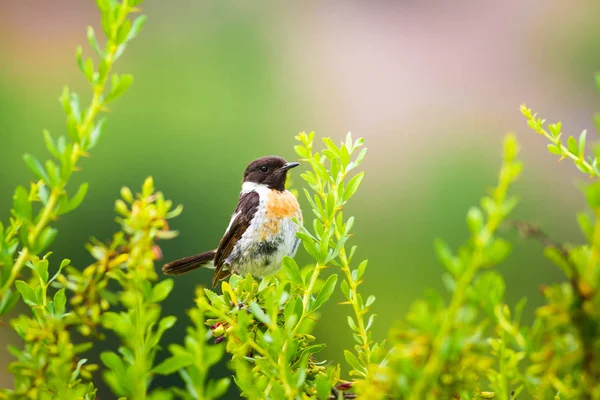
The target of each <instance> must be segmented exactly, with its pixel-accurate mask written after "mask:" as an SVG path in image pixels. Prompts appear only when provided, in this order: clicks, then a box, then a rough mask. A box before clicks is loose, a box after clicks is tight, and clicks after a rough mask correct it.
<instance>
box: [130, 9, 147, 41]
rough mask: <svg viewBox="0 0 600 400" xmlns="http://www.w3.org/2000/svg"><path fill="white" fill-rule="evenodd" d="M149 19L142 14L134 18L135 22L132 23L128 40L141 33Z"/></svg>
mask: <svg viewBox="0 0 600 400" xmlns="http://www.w3.org/2000/svg"><path fill="white" fill-rule="evenodd" d="M147 19H148V17H147V16H145V15H140V16H139V17H137V18H136V19H134V20H133V24H131V29H130V30H129V35H128V36H127V41H130V40H131V39H133V38H135V37H136V36H137V35H138V34H139V33H140V31H141V30H142V28H143V27H144V24H145V23H146V20H147Z"/></svg>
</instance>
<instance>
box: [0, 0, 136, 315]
mask: <svg viewBox="0 0 600 400" xmlns="http://www.w3.org/2000/svg"><path fill="white" fill-rule="evenodd" d="M140 3H141V0H123V1H122V2H117V1H115V0H99V1H98V7H99V8H100V11H101V13H102V27H103V30H104V33H105V35H106V39H107V40H106V45H105V48H104V49H101V47H100V45H99V44H98V42H97V40H96V36H95V33H94V30H93V29H92V28H91V27H88V40H89V42H90V45H91V47H92V48H93V49H94V50H95V51H96V53H97V55H98V56H99V58H100V64H99V68H98V70H97V71H96V70H95V69H94V65H93V61H92V59H91V58H88V59H87V60H86V61H85V63H84V62H83V59H82V55H81V54H82V50H81V48H78V50H77V62H78V65H79V67H80V69H81V70H82V72H83V73H84V75H85V76H86V78H87V80H88V81H89V83H90V84H91V87H92V91H93V96H92V100H91V102H90V104H89V105H88V106H87V107H86V108H85V109H84V110H82V109H81V105H80V103H79V96H78V95H77V94H76V93H73V92H70V91H69V89H68V88H67V87H65V88H64V89H63V92H62V95H61V96H60V102H61V104H62V107H63V110H64V112H65V114H66V125H67V132H68V139H67V138H65V137H64V136H60V137H59V138H58V139H57V140H54V139H53V138H52V136H51V135H50V133H49V132H48V131H47V130H45V131H44V139H45V142H46V147H47V149H48V151H49V152H50V154H51V155H52V156H53V159H50V160H47V161H46V162H45V164H42V163H41V162H40V161H39V160H38V159H37V158H36V157H34V156H33V155H30V154H26V155H25V156H24V159H25V162H26V163H27V165H28V167H29V168H30V169H31V171H32V172H33V173H34V175H35V176H36V178H37V179H38V181H37V182H35V183H33V184H32V185H31V189H30V190H29V191H27V190H26V189H25V188H24V187H22V186H19V187H18V188H17V189H16V192H15V195H14V206H13V210H12V218H11V220H10V225H9V226H8V227H7V228H6V230H4V227H3V226H2V225H1V224H0V250H1V258H0V265H2V267H3V268H2V274H0V315H2V314H5V313H7V312H8V311H9V309H10V308H11V306H12V305H14V302H15V301H16V295H15V293H13V292H12V291H11V287H12V284H13V282H14V281H15V280H16V279H17V278H18V277H19V275H20V274H21V270H22V269H23V267H24V266H25V265H26V263H27V262H28V261H31V260H32V259H33V258H34V257H35V256H36V255H38V254H41V253H43V251H44V250H46V249H47V248H48V247H49V246H50V244H51V243H52V241H53V240H54V238H55V237H56V235H57V233H58V232H57V231H56V229H54V228H52V227H51V226H49V224H50V223H51V222H52V221H53V220H55V219H56V218H58V217H59V216H60V215H62V214H66V213H68V212H70V211H72V210H74V209H75V208H77V207H78V206H79V204H81V202H82V201H83V199H84V197H85V194H86V192H87V183H84V184H82V185H81V186H80V187H79V189H78V190H77V192H76V193H75V194H74V195H73V196H72V197H69V196H68V194H67V191H66V186H67V183H68V182H69V179H70V177H71V175H72V174H73V172H74V171H77V170H78V169H79V167H78V162H79V159H80V158H81V157H84V156H86V155H87V154H88V153H87V152H88V151H89V150H90V149H91V148H92V147H94V146H95V145H96V143H97V142H98V139H99V138H100V136H101V134H102V132H103V126H104V121H103V120H100V121H96V118H97V116H98V114H99V113H100V112H102V111H106V110H107V108H106V107H107V106H108V104H109V103H111V102H112V101H114V100H116V99H117V98H118V97H120V96H121V95H122V94H123V93H124V92H125V91H126V90H127V89H128V88H129V86H130V85H131V83H132V82H133V77H132V76H131V75H128V74H123V75H118V74H112V75H111V71H112V68H113V65H114V63H115V62H116V61H117V59H118V58H119V57H120V56H121V54H122V53H123V51H124V50H125V47H126V44H127V43H128V42H129V41H130V40H132V39H133V38H134V37H136V36H137V34H138V33H139V32H140V30H141V28H142V26H143V24H144V21H145V18H146V17H145V16H139V17H137V18H136V19H135V20H133V22H132V21H131V20H130V19H128V16H129V15H130V14H131V13H133V12H135V11H137V8H136V6H137V5H138V4H140ZM109 77H110V80H111V82H112V85H111V89H110V90H109V91H108V92H106V89H105V87H106V84H107V81H108V79H109ZM35 203H41V207H40V209H39V211H38V212H37V216H36V217H35V218H34V217H33V208H34V205H35ZM17 235H18V236H19V240H18V239H17V238H16V236H17ZM19 241H20V245H21V250H20V253H19V256H18V257H17V259H16V261H13V255H14V254H15V252H16V251H17V249H18V248H19Z"/></svg>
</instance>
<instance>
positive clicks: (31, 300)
mask: <svg viewBox="0 0 600 400" xmlns="http://www.w3.org/2000/svg"><path fill="white" fill-rule="evenodd" d="M15 286H16V287H17V290H18V291H19V293H21V297H23V301H24V302H25V304H27V305H29V306H32V307H33V306H37V305H38V301H37V297H36V295H35V291H34V290H33V289H32V288H31V287H30V286H29V285H28V284H27V283H26V282H24V281H16V282H15Z"/></svg>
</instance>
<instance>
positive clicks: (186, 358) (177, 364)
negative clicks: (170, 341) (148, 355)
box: [152, 353, 194, 375]
mask: <svg viewBox="0 0 600 400" xmlns="http://www.w3.org/2000/svg"><path fill="white" fill-rule="evenodd" d="M193 362H194V360H193V358H192V356H191V355H190V354H187V353H184V354H177V355H174V356H172V357H169V358H167V359H166V360H164V361H163V362H161V363H160V364H158V365H157V366H156V367H154V368H153V369H152V372H153V373H155V374H159V375H171V374H172V373H174V372H177V371H179V370H180V369H183V368H185V367H187V366H190V365H192V364H193Z"/></svg>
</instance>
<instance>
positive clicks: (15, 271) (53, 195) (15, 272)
mask: <svg viewBox="0 0 600 400" xmlns="http://www.w3.org/2000/svg"><path fill="white" fill-rule="evenodd" d="M122 4H123V5H124V7H121V9H120V13H119V18H118V20H117V23H116V24H114V25H113V26H112V27H111V33H112V37H115V36H116V34H117V33H116V27H117V26H121V25H122V24H123V22H124V20H125V18H127V14H128V11H127V0H123V3H122ZM124 10H125V11H124ZM109 41H110V46H108V51H107V53H106V56H105V61H106V67H107V69H106V73H105V74H104V76H103V78H102V79H101V80H100V82H97V83H96V84H95V85H94V94H93V97H92V100H91V104H90V106H89V108H88V110H87V112H86V117H85V119H84V121H83V123H81V124H79V125H78V126H77V131H78V132H79V135H80V136H81V135H83V134H85V133H86V132H87V131H88V130H89V128H90V126H91V124H92V123H93V121H94V120H95V118H96V117H97V116H98V113H99V112H100V111H101V110H102V108H103V104H102V101H101V99H102V96H103V95H104V88H105V86H106V81H107V79H108V77H109V76H110V71H111V70H112V67H113V64H114V58H115V54H116V52H117V49H118V46H117V45H116V44H114V43H113V42H112V40H111V39H110V38H109ZM83 154H84V153H83V152H82V151H81V149H80V147H79V144H78V143H74V146H73V154H72V157H73V158H72V164H73V170H75V168H76V163H77V161H79V159H80V158H81V156H82V155H83ZM65 185H66V182H65V183H64V184H63V185H62V187H61V188H53V189H52V191H51V192H50V195H49V197H48V202H47V203H46V205H45V206H44V209H43V211H42V215H41V217H40V219H39V220H38V222H37V223H36V224H35V226H34V228H33V231H32V233H31V234H30V236H29V238H30V242H35V241H36V240H37V238H38V236H39V235H40V233H41V232H42V230H43V229H44V228H45V227H46V226H47V225H48V224H49V223H50V220H51V219H52V218H54V215H53V214H54V208H55V207H56V205H57V203H58V200H59V198H60V196H61V195H62V193H63V191H64V186H65ZM31 256H32V254H31V250H30V249H29V248H28V247H25V248H24V249H23V250H22V251H21V252H20V254H19V257H18V258H17V260H16V261H15V263H14V265H13V267H12V269H11V272H10V275H9V278H8V279H7V280H6V282H5V283H4V285H3V286H2V288H0V298H2V297H4V296H5V294H6V291H7V290H8V289H9V288H10V287H11V286H12V284H13V283H14V281H15V280H16V279H17V277H18V276H19V274H20V273H21V270H22V269H23V266H24V265H25V263H26V262H27V261H29V259H30V257H31Z"/></svg>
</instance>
